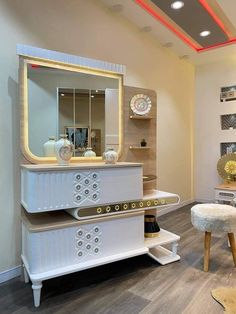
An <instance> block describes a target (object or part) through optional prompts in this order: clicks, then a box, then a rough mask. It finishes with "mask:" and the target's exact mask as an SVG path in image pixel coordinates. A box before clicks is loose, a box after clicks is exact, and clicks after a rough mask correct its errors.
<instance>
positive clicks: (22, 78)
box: [19, 56, 123, 164]
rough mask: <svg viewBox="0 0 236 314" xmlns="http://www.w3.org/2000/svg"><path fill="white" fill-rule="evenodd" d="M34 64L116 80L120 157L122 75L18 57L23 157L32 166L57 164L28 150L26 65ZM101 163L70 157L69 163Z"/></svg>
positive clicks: (121, 144) (120, 148)
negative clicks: (117, 87)
mask: <svg viewBox="0 0 236 314" xmlns="http://www.w3.org/2000/svg"><path fill="white" fill-rule="evenodd" d="M31 63H33V64H36V65H41V66H46V67H51V68H56V69H60V70H66V71H71V72H78V73H85V74H93V75H97V76H103V77H108V78H113V79H118V84H119V149H118V156H119V157H120V155H121V153H122V148H123V108H122V95H123V75H122V74H117V73H113V72H108V71H103V70H97V69H92V68H86V67H82V66H77V65H72V64H68V63H64V62H59V61H52V60H47V59H41V58H34V57H25V56H20V57H19V94H20V105H21V127H20V128H21V151H22V154H23V155H24V157H25V158H26V159H27V160H28V161H29V162H31V163H34V164H43V163H45V164H47V163H57V159H56V157H39V156H36V155H34V154H33V153H32V152H31V150H30V148H29V121H28V118H29V114H28V112H29V110H28V107H29V104H28V78H27V66H28V64H31ZM96 161H97V162H101V161H102V156H100V157H72V158H71V162H72V163H73V162H74V163H75V162H96Z"/></svg>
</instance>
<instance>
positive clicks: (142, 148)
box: [129, 145, 151, 150]
mask: <svg viewBox="0 0 236 314" xmlns="http://www.w3.org/2000/svg"><path fill="white" fill-rule="evenodd" d="M129 149H131V150H148V149H151V147H149V146H132V145H131V146H130V147H129Z"/></svg>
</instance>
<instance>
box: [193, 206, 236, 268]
mask: <svg viewBox="0 0 236 314" xmlns="http://www.w3.org/2000/svg"><path fill="white" fill-rule="evenodd" d="M191 220H192V224H193V226H194V227H195V228H197V229H198V230H200V231H204V232H205V243H204V271H208V269H209V260H210V244H211V233H212V232H226V233H228V238H229V243H230V247H231V251H232V255H233V260H234V265H235V266H236V246H235V239H234V233H233V232H236V208H235V207H232V206H229V205H220V204H198V205H195V206H193V207H192V208H191Z"/></svg>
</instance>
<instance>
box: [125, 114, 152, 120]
mask: <svg viewBox="0 0 236 314" xmlns="http://www.w3.org/2000/svg"><path fill="white" fill-rule="evenodd" d="M129 118H130V119H133V120H151V119H152V118H151V117H148V116H134V115H131V116H129Z"/></svg>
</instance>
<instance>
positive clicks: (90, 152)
mask: <svg viewBox="0 0 236 314" xmlns="http://www.w3.org/2000/svg"><path fill="white" fill-rule="evenodd" d="M83 157H96V153H95V152H94V151H93V149H92V147H87V148H86V150H85V152H84V154H83Z"/></svg>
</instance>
